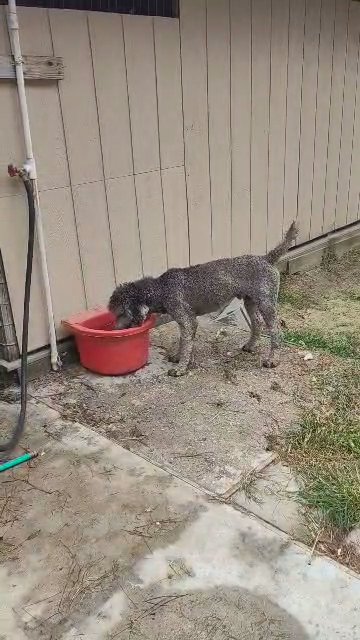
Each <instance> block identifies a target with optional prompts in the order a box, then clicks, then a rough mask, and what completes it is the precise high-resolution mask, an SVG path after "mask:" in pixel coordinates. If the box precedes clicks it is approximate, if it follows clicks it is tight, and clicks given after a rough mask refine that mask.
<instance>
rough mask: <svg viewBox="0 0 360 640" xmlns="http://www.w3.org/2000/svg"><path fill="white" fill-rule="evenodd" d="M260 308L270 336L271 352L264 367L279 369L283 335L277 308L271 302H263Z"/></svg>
mask: <svg viewBox="0 0 360 640" xmlns="http://www.w3.org/2000/svg"><path fill="white" fill-rule="evenodd" d="M259 308H260V312H261V315H262V317H263V318H264V322H265V324H266V328H267V329H268V331H269V334H270V352H269V356H268V357H267V358H266V359H265V360H264V361H263V366H264V367H267V368H272V367H277V365H278V364H279V355H278V353H277V352H278V349H279V347H280V343H281V334H280V330H279V325H278V320H277V314H276V306H275V305H274V304H273V303H272V302H271V301H270V300H266V301H265V300H262V301H261V302H260V304H259Z"/></svg>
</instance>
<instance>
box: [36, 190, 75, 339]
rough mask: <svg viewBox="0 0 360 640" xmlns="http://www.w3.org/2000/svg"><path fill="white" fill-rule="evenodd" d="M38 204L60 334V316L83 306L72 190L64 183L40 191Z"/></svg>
mask: <svg viewBox="0 0 360 640" xmlns="http://www.w3.org/2000/svg"><path fill="white" fill-rule="evenodd" d="M40 204H41V209H42V211H43V221H44V232H45V238H46V249H47V262H48V268H49V277H50V286H51V293H52V299H53V307H54V317H55V322H56V329H57V333H58V335H59V336H61V335H63V331H62V330H61V320H64V319H65V318H67V317H69V316H70V315H71V314H73V313H77V312H80V311H83V310H84V309H85V308H86V301H85V292H84V284H83V278H82V271H81V262H80V256H79V247H78V241H77V236H76V228H75V221H74V209H73V201H72V195H71V190H70V188H69V187H65V188H63V189H52V190H51V191H42V192H41V193H40ZM34 321H35V320H34Z"/></svg>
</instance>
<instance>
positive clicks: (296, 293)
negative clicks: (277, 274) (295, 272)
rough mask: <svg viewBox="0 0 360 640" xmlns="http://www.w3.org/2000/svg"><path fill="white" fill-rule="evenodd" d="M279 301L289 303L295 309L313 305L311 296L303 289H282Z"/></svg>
mask: <svg viewBox="0 0 360 640" xmlns="http://www.w3.org/2000/svg"><path fill="white" fill-rule="evenodd" d="M279 302H280V303H282V304H288V305H290V306H291V307H294V308H295V309H307V308H308V307H309V306H311V303H310V300H309V296H308V295H307V293H306V292H305V291H302V290H301V289H286V288H285V287H284V288H283V289H281V291H280V293H279Z"/></svg>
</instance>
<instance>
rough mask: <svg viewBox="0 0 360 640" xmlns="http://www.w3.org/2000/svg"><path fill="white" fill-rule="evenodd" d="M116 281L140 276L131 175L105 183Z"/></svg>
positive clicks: (136, 221) (133, 189)
mask: <svg viewBox="0 0 360 640" xmlns="http://www.w3.org/2000/svg"><path fill="white" fill-rule="evenodd" d="M106 191H107V200H108V207H109V219H110V231H111V242H112V248H113V254H114V264H115V276H116V282H117V283H120V282H126V281H128V280H136V279H137V278H140V277H141V276H142V265H141V248H140V236H139V223H138V218H137V208H136V196H135V185H134V176H125V177H124V178H117V179H116V180H107V182H106Z"/></svg>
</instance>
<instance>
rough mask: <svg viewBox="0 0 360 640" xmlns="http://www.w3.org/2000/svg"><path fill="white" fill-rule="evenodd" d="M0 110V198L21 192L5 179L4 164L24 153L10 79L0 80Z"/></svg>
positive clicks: (3, 31)
mask: <svg viewBox="0 0 360 640" xmlns="http://www.w3.org/2000/svg"><path fill="white" fill-rule="evenodd" d="M9 53H10V43H9V38H8V33H7V27H6V9H5V7H0V54H1V55H9ZM0 113H1V126H0V197H6V196H11V195H17V194H22V189H21V184H20V182H19V180H10V179H9V177H8V175H7V166H8V164H9V163H10V162H13V163H14V164H16V165H20V166H21V164H22V163H23V161H24V155H25V151H24V144H23V139H22V136H21V118H20V113H19V103H18V97H17V90H16V84H15V82H13V81H9V80H1V82H0ZM0 229H1V220H0Z"/></svg>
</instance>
